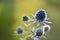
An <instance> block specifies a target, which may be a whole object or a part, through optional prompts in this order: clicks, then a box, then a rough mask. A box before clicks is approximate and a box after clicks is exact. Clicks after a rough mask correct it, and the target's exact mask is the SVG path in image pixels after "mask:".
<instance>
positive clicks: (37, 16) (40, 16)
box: [35, 9, 46, 21]
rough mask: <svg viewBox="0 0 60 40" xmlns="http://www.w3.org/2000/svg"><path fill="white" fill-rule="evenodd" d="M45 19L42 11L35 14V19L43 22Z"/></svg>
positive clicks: (44, 13)
mask: <svg viewBox="0 0 60 40" xmlns="http://www.w3.org/2000/svg"><path fill="white" fill-rule="evenodd" d="M45 18H46V12H45V10H43V9H40V10H38V11H37V12H36V15H35V19H36V20H39V21H43V20H44V19H45Z"/></svg>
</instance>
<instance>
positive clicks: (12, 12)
mask: <svg viewBox="0 0 60 40" xmlns="http://www.w3.org/2000/svg"><path fill="white" fill-rule="evenodd" d="M40 8H43V9H45V10H46V12H47V15H48V17H49V18H50V21H52V24H51V31H50V32H49V33H48V34H47V35H46V37H47V39H46V40H60V0H0V40H19V38H21V37H25V36H27V35H28V34H29V32H28V29H29V28H27V27H25V26H24V23H23V22H22V20H21V19H22V16H23V15H28V16H30V17H31V18H33V17H32V14H34V13H35V12H36V11H37V10H38V9H40ZM18 26H22V27H23V29H24V32H23V34H21V35H16V34H15V31H16V28H17V27H18ZM31 27H33V26H31ZM28 40H31V39H30V38H29V39H28ZM41 40H44V39H41Z"/></svg>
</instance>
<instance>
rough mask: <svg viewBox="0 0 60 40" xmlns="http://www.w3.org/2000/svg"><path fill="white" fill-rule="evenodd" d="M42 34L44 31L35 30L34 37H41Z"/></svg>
mask: <svg viewBox="0 0 60 40" xmlns="http://www.w3.org/2000/svg"><path fill="white" fill-rule="evenodd" d="M43 34H44V31H43V29H42V28H38V29H37V30H36V36H38V37H39V36H42V35H43Z"/></svg>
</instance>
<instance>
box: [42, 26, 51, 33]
mask: <svg viewBox="0 0 60 40" xmlns="http://www.w3.org/2000/svg"><path fill="white" fill-rule="evenodd" d="M43 29H44V32H49V31H50V29H51V27H50V26H49V25H45V26H43Z"/></svg>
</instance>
